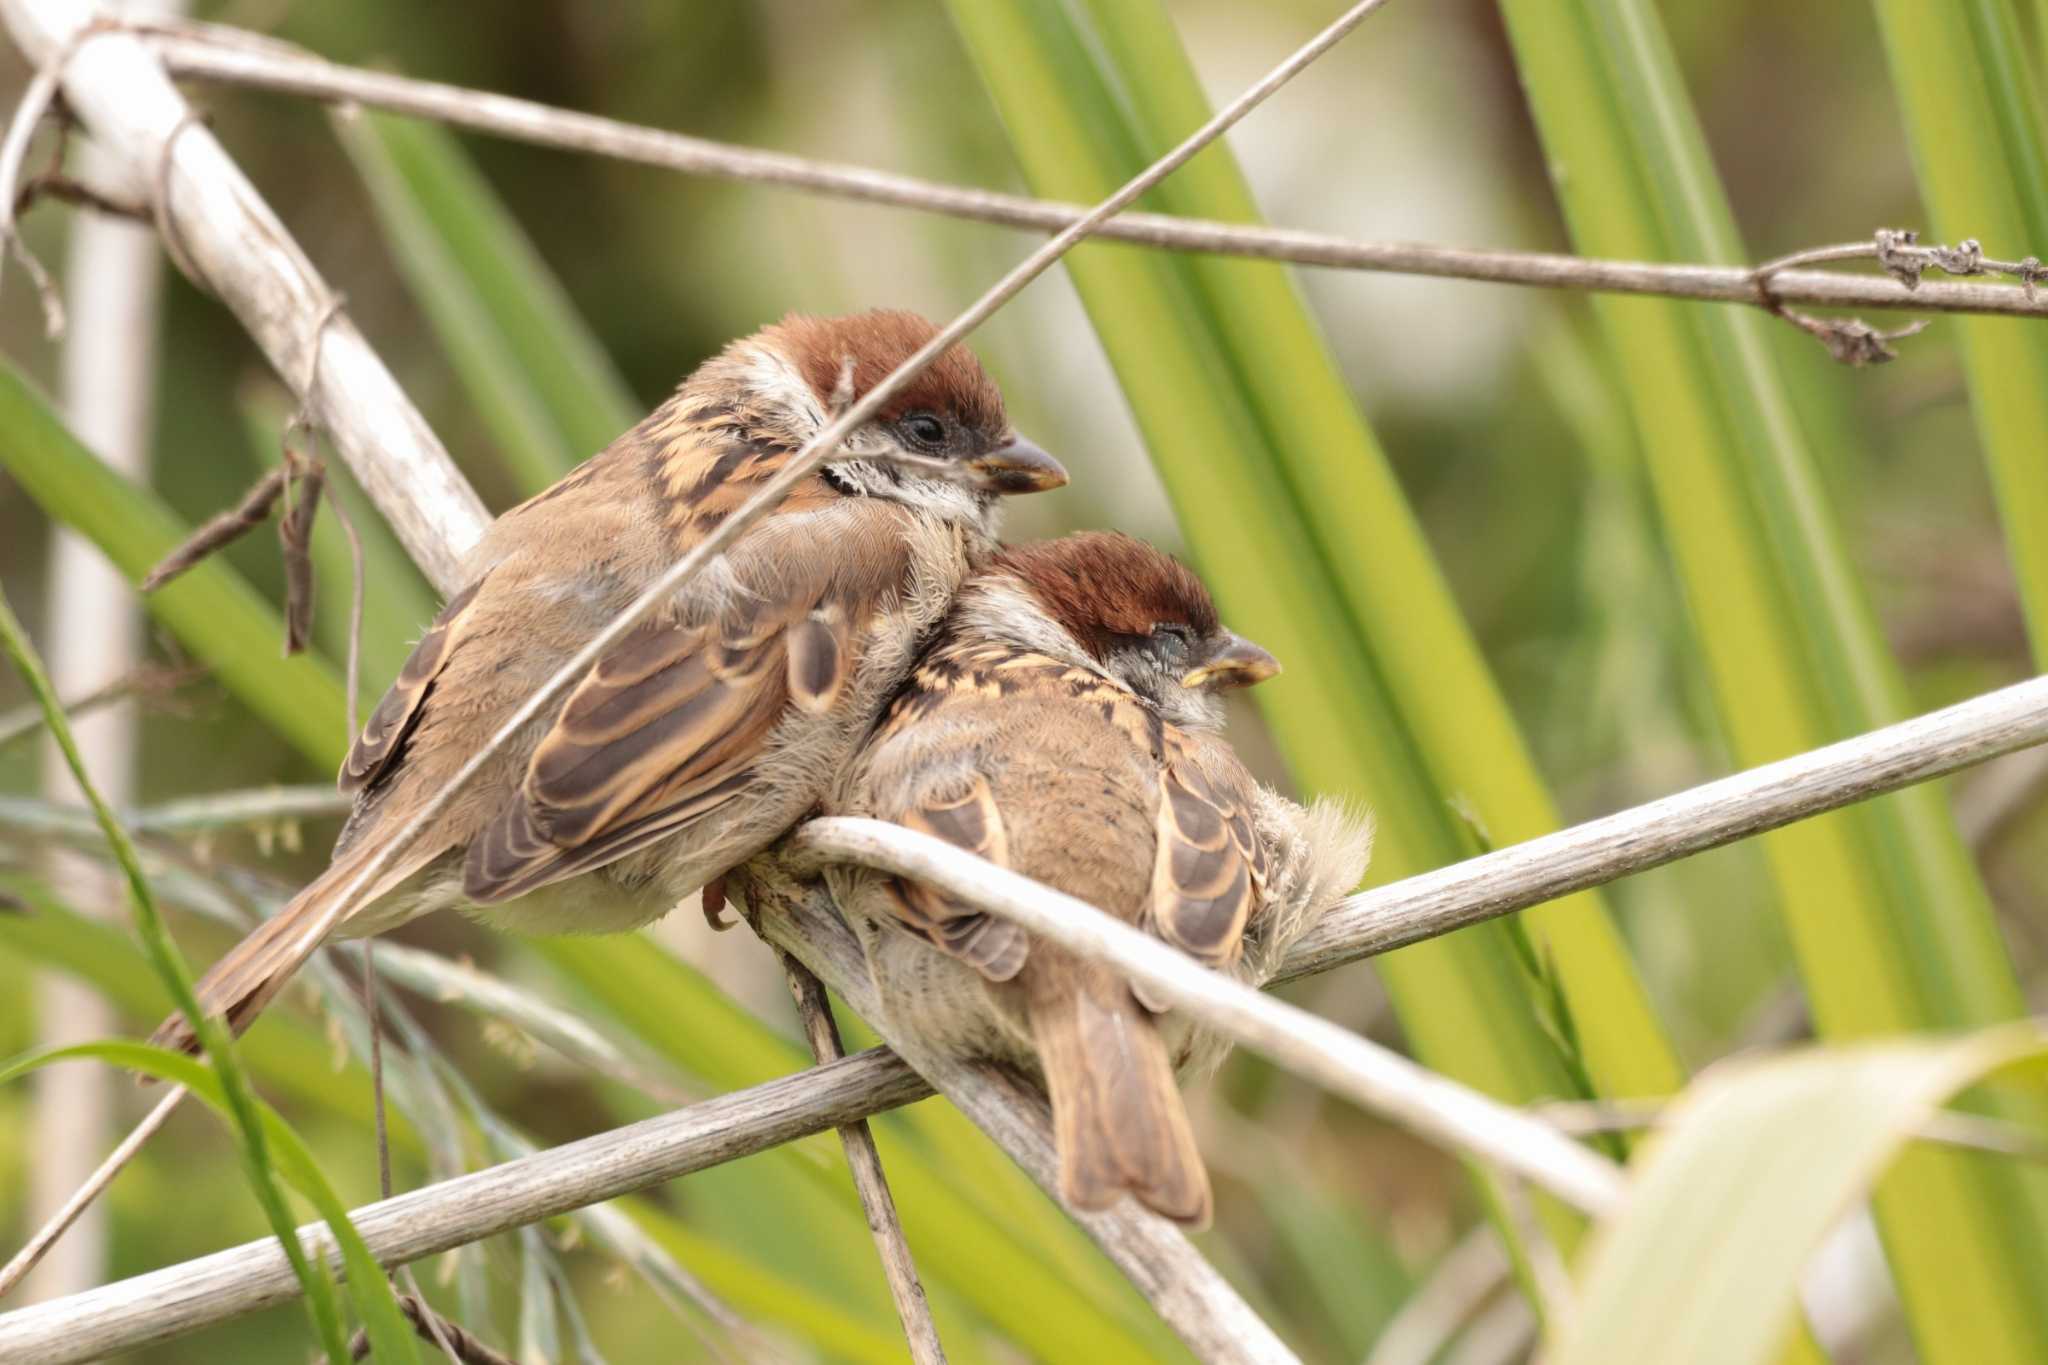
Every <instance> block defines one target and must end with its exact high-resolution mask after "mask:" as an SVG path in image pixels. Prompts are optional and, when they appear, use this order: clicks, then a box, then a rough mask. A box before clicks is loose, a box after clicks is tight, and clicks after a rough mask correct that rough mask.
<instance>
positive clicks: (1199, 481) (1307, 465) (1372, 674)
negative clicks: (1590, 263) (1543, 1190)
mask: <svg viewBox="0 0 2048 1365" xmlns="http://www.w3.org/2000/svg"><path fill="white" fill-rule="evenodd" d="M1081 8H1082V9H1085V11H1086V13H1087V16H1088V18H1089V20H1090V21H1092V22H1090V23H1088V24H1086V25H1084V24H1083V23H1082V22H1080V20H1079V19H1078V18H1076V17H1075V16H1073V15H1071V14H1070V13H1068V12H1067V11H1065V10H1063V9H1062V8H1061V7H1058V6H1050V5H1040V4H1036V3H1031V2H1030V0H1002V2H1001V3H977V2H971V0H956V2H955V3H954V4H953V5H952V6H951V11H952V14H953V18H954V22H955V25H956V27H957V28H958V29H959V31H960V32H961V34H962V36H963V37H964V38H965V40H966V44H967V47H968V50H969V52H970V54H971V55H972V56H973V58H974V60H975V62H976V65H977V66H978V68H979V69H980V71H981V74H982V79H983V81H984V83H985V84H986V85H987V87H988V89H989V91H990V93H991V94H992V95H993V97H994V99H995V103H996V106H997V109H998V111H999V112H1000V113H1001V115H1002V116H1003V121H1004V123H1005V125H1006V127H1007V128H1008V130H1009V134H1010V138H1011V142H1012V144H1013V146H1014V148H1015V150H1016V153H1017V156H1018V159H1019V162H1020V163H1021V165H1022V166H1023V169H1024V173H1025V176H1026V178H1027V180H1028V181H1029V183H1030V185H1031V188H1032V189H1033V191H1034V192H1036V193H1038V194H1041V195H1044V196H1047V197H1052V198H1058V199H1065V200H1073V201H1081V202H1086V201H1089V200H1092V199H1097V198H1100V197H1102V196H1103V195H1105V194H1106V193H1108V192H1109V191H1110V190H1111V189H1113V188H1115V186H1116V185H1118V184H1119V183H1121V182H1122V181H1123V180H1124V179H1125V178H1127V177H1128V176H1129V175H1131V174H1133V173H1134V172H1135V171H1137V170H1138V169H1139V168H1140V167H1141V166H1143V165H1144V164H1145V162H1146V161H1147V160H1148V159H1149V158H1151V157H1153V156H1156V155H1158V154H1160V153H1161V152H1163V151H1165V150H1166V149H1167V148H1168V147H1169V146H1171V145H1172V143H1173V142H1174V141H1175V140H1177V139H1178V138H1180V137H1182V136H1184V135H1185V134H1186V133H1188V132H1190V131H1192V130H1193V129H1194V128H1195V127H1196V126H1198V125H1199V124H1200V123H1201V122H1202V121H1203V120H1204V119H1205V118H1206V117H1207V115H1208V105H1207V102H1206V100H1205V99H1204V97H1203V95H1202V93H1201V90H1200V87H1199V85H1198V83H1197V82H1196V80H1195V77H1194V74H1193V72H1192V69H1191V68H1190V66H1189V64H1188V61H1187V57H1186V54H1185V53H1184V52H1183V51H1182V50H1181V47H1180V43H1179V40H1178V38H1177V37H1176V36H1175V34H1174V32H1173V29H1172V26H1171V23H1170V21H1169V20H1168V19H1167V18H1166V15H1165V11H1164V9H1163V8H1162V7H1161V6H1160V5H1158V4H1157V3H1155V0H1118V3H1108V2H1107V0H1105V2H1104V3H1092V0H1091V2H1090V3H1085V4H1083V5H1082V6H1081ZM1370 40H1371V30H1370V29H1369V28H1368V29H1366V30H1364V31H1363V32H1362V33H1361V34H1360V36H1359V37H1358V38H1356V39H1355V40H1354V41H1370ZM1148 202H1149V206H1151V207H1153V208H1157V209H1160V210H1163V211H1168V212H1175V213H1182V214H1188V215H1196V216H1202V217H1211V218H1222V219H1229V220H1232V221H1238V222H1247V221H1256V219H1257V212H1256V206H1255V205H1254V204H1253V202H1252V200H1251V196H1250V194H1249V193H1248V191H1247V190H1246V189H1245V186H1244V182H1243V178H1242V176H1241V175H1240V174H1239V172H1238V170H1237V167H1236V164H1235V162H1234V161H1233V160H1232V158H1231V156H1230V153H1229V152H1228V150H1227V149H1225V148H1223V147H1221V146H1216V147H1212V148H1210V149H1209V150H1207V151H1205V152H1203V153H1202V154H1201V155H1200V156H1198V157H1197V158H1195V160H1194V161H1193V162H1191V163H1190V164H1189V165H1188V166H1187V167H1186V168H1185V169H1183V170H1181V171H1179V172H1177V173H1176V174H1175V175H1174V176H1173V177H1172V178H1170V179H1169V180H1168V181H1167V182H1166V183H1165V184H1164V185H1162V186H1161V187H1160V188H1159V189H1158V190H1157V191H1155V192H1154V193H1153V194H1152V195H1151V196H1149V199H1148ZM1067 265H1068V271H1069V273H1070V275H1071V277H1072V278H1073V281H1074V283H1075V285H1076V287H1077V288H1078V289H1079V291H1080V295H1081V299H1082V302H1083V303H1084V305H1086V307H1087V309H1088V313H1089V317H1090V319H1091V321H1092V322H1093V324H1094V326H1095V330H1096V332H1097V334H1098V335H1099V336H1100V337H1101V339H1102V341H1103V344H1104V346H1105V348H1106V349H1107V351H1108V353H1109V357H1110V360H1111V363H1112V364H1113V365H1114V366H1115V368H1116V371H1117V377H1118V379H1119V381H1120V382H1121V384H1122V386H1123V389H1124V393H1125V396H1126V397H1127V398H1128V399H1129V401H1130V404H1131V407H1132V409H1133V411H1134V413H1135V414H1136V416H1137V419H1138V423H1139V426H1140V428H1141V430H1142V431H1143V433H1144V437H1145V441H1146V444H1147V446H1148V447H1149V448H1150V450H1151V452H1152V456H1153V462H1154V464H1155V465H1156V467H1157V468H1158V470H1159V473H1160V475H1161V477H1162V478H1163V479H1164V480H1165V482H1166V484H1167V488H1168V491H1169V493H1170V494H1171V495H1172V497H1173V500H1174V506H1175V509H1176V511H1177V513H1178V514H1179V519H1180V524H1181V527H1182V530H1183V531H1184V532H1185V534H1186V536H1187V538H1188V541H1189V544H1190V545H1191V546H1192V547H1193V549H1194V552H1195V555H1196V558H1197V559H1198V560H1200V561H1201V563H1202V564H1203V565H1205V566H1206V567H1207V569H1208V570H1209V572H1208V579H1209V582H1210V584H1211V586H1212V587H1213V588H1214V589H1215V590H1216V593H1217V596H1218V597H1219V599H1220V600H1221V602H1222V604H1223V607H1224V609H1225V611H1226V613H1227V614H1228V615H1229V616H1230V618H1231V619H1232V621H1233V622H1234V623H1236V625H1237V626H1238V628H1239V629H1241V630H1244V631H1245V632H1247V633H1248V634H1251V635H1254V636H1256V637H1257V638H1258V639H1259V640H1260V641H1261V642H1262V643H1265V644H1266V645H1268V646H1269V647H1271V648H1273V649H1274V652H1275V653H1277V654H1278V655H1279V656H1280V657H1281V658H1282V659H1283V660H1285V661H1286V663H1287V666H1288V667H1287V672H1286V673H1285V674H1284V675H1283V676H1282V677H1280V678H1279V679H1277V680H1275V681H1274V682H1273V683H1272V684H1269V685H1267V686H1265V687H1262V688H1261V689H1260V692H1261V694H1262V695H1261V696H1260V697H1259V701H1260V702H1261V703H1262V709H1263V711H1264V714H1265V716H1266V718H1267V722H1268V724H1269V726H1270V727H1271V729H1272V731H1273V733H1274V734H1275V736H1276V738H1277V739H1278V740H1279V742H1280V745H1281V747H1282V749H1283V751H1284V752H1285V754H1286V757H1287V760H1288V764H1289V767H1290V769H1291V770H1292V772H1293V773H1294V776H1295V778H1296V780H1297V781H1298V782H1299V783H1300V785H1301V786H1303V787H1304V788H1306V789H1308V790H1311V791H1319V792H1335V793H1341V794H1345V795H1350V796H1353V797H1360V798H1364V799H1367V800H1370V802H1371V803H1372V806H1373V808H1374V810H1375V813H1376V814H1377V816H1378V819H1379V828H1380V836H1379V842H1378V846H1377V848H1376V850H1375V856H1374V868H1373V875H1374V877H1375V879H1389V878H1394V877H1400V876H1405V875H1408V874H1410V873H1414V872H1419V871H1422V870H1425V869H1427V868H1430V867H1435V866H1438V865H1440V864H1443V863H1446V862H1450V861H1453V860H1455V859H1456V858H1458V857H1460V856H1463V855H1464V854H1465V853H1467V852H1469V851H1470V850H1471V848H1472V846H1473V844H1472V839H1471V836H1470V833H1469V831H1468V830H1467V828H1466V827H1465V825H1464V824H1463V822H1462V821H1461V820H1460V819H1459V818H1458V817H1457V816H1456V815H1455V814H1454V813H1453V810H1452V807H1451V799H1452V798H1456V799H1458V800H1460V801H1463V802H1465V803H1468V804H1469V806H1470V807H1471V809H1472V810H1473V811H1474V812H1476V814H1477V816H1478V818H1479V819H1480V821H1481V822H1482V823H1483V824H1484V826H1485V827H1486V829H1487V830H1488V831H1489V833H1490V834H1491V835H1492V836H1493V837H1494V838H1496V839H1499V840H1501V841H1511V840H1518V839H1521V838H1524V837H1527V836H1530V835H1533V834H1537V833H1540V832H1542V831H1544V830H1547V829H1550V828H1553V827H1554V825H1555V811H1554V810H1553V808H1552V807H1551V804H1550V802H1549V800H1548V798H1547V797H1546V795H1545V794H1544V791H1543V789H1542V786H1541V784H1540V782H1539V780H1538V778H1537V777H1536V774H1535V771H1534V768H1533V765H1532V764H1531V763H1530V761H1529V759H1528V756H1527V753H1526V751H1525V749H1524V747H1523V745H1522V743H1521V740H1520V738H1519V736H1518V735H1517V734H1516V732H1515V730H1514V728H1513V725H1512V722H1511V720H1510V718H1509V716H1508V713H1507V710H1506V707H1505V706H1504V704H1503V703H1502V700H1501V698H1500V696H1499V694H1498V692H1497V690H1496V689H1495V687H1494V684H1493V682H1492V679H1491V677H1490V675H1489V674H1488V672H1487V670H1486V668H1485V666H1484V664H1483V662H1482V661H1481V659H1480V657H1479V654H1478V651H1477V648H1476V646H1475V644H1474V642H1473V640H1472V637H1471V634H1470V632H1469V631H1468V629H1467V628H1466V626H1465V624H1464V622H1463V620H1462V618H1461V617H1460V616H1459V614H1458V612H1457V610H1456V607H1455V605H1454V603H1453V602H1452V600H1451V597H1450V594H1449V591H1448V589H1447V588H1446V585H1445V583H1444V581H1443V578H1442V575H1441V574H1440V572H1439V571H1438V569H1437V566H1436V564H1435V561H1434V559H1433V557H1432V556H1431V554H1430V551H1429V548H1428V546H1427V544H1426V542H1425V541H1424V539H1423V537H1422V535H1421V532H1420V529H1419V527H1418V526H1417V525H1416V522H1415V520H1414V517H1413V515H1412V513H1411V512H1410V510H1409V508H1408V506H1407V503H1406V501H1405V499H1404V498H1403V496H1402V494H1401V491H1400V488H1399V486H1398V484H1397V483H1396V481H1395V479H1394V476H1393V473H1392V471H1391V469H1390V468H1389V467H1388V465H1387V462H1386V459H1385V457H1384V455H1383V453H1382V452H1381V451H1380V449H1379V448H1378V446H1377V444H1376V443H1375V442H1374V440H1373V438H1372V434H1371V432H1370V431H1369V430H1368V429H1367V427H1366V426H1365V423H1364V421H1363V419H1362V418H1361V417H1360V415H1359V413H1358V410H1357V408H1356V406H1355V404H1354V403H1353V401H1352V399H1351V397H1350V395H1349V393H1348V392H1347V390H1346V388H1345V385H1344V383H1343V380H1342V377H1341V375H1340V374H1339V373H1338V371H1337V368H1336V366H1335V363H1334V361H1333V360H1332V358H1331V356H1330V354H1329V351H1328V348H1327V346H1326V345H1325V344H1324V342H1323V340H1322V338H1321V336H1320V335H1319V334H1318V332H1317V330H1316V327H1315V324H1314V323H1313V321H1312V320H1311V319H1310V317H1309V315H1308V313H1307V311H1306V309H1305V307H1304V306H1303V304H1302V302H1301V299H1300V297H1299V295H1298V294H1297V292H1296V290H1295V288H1294V286H1293V284H1292V282H1291V281H1290V279H1289V278H1288V276H1287V274H1286V273H1285V271H1284V270H1282V269H1281V268H1279V267H1276V266H1273V265H1270V264H1267V263H1261V262H1252V261H1231V260H1223V259H1210V258H1194V257H1190V258H1174V257H1168V256H1165V255H1161V254H1147V253H1143V252H1137V251H1133V250H1131V249H1129V248H1122V247H1107V246H1103V247H1085V248H1083V249H1081V250H1079V251H1076V252H1075V253H1074V254H1073V255H1072V256H1070V257H1069V258H1068V261H1067ZM1247 566H1256V570H1255V571H1251V570H1248V568H1247ZM1527 927H1528V929H1529V931H1530V932H1531V933H1533V934H1534V935H1535V936H1536V937H1537V938H1538V939H1539V940H1540V943H1541V950H1540V956H1541V957H1542V958H1543V959H1544V960H1546V961H1548V962H1550V963H1552V964H1554V968H1555V971H1556V973H1557V976H1558V980H1559V982H1560V983H1561V985H1562V990H1563V996H1564V998H1565V999H1566V1000H1567V1001H1568V1002H1569V1006H1568V1007H1569V1010H1570V1012H1571V1014H1572V1016H1573V1018H1574V1020H1575V1022H1576V1026H1577V1034H1578V1037H1579V1039H1580V1041H1581V1043H1582V1044H1583V1055H1581V1056H1576V1057H1571V1056H1565V1055H1562V1054H1561V1051H1560V1049H1559V1048H1558V1047H1557V1045H1556V1044H1555V1043H1554V1042H1553V1041H1552V1038H1551V1037H1550V1036H1549V1035H1548V1034H1546V1032H1545V1030H1544V1028H1543V1026H1542V1023H1541V1021H1540V1020H1539V1017H1538V1012H1537V1008H1536V1005H1535V1002H1534V997H1533V994H1532V992H1531V991H1530V990H1529V989H1528V987H1527V984H1526V982H1525V980H1524V976H1523V972H1522V969H1521V967H1520V965H1519V964H1518V961H1517V957H1516V954H1515V953H1514V951H1513V949H1512V948H1511V939H1510V931H1509V930H1508V929H1506V928H1505V927H1503V926H1498V925H1496V926H1488V927H1486V928H1483V929H1481V930H1478V931H1467V932H1465V933H1461V934H1458V935H1456V936H1454V937H1452V938H1450V939H1447V940H1443V941H1440V942H1437V943H1433V944H1427V945H1423V946H1421V947H1419V948H1413V949H1407V950H1404V951H1403V952H1401V953H1398V954H1395V955H1394V956H1392V957H1391V958H1387V959H1383V960H1382V964H1381V965H1382V969H1383V971H1384V973H1385V975H1386V978H1387V981H1388V983H1389V986H1390V988H1391V991H1392V994H1393V996H1394V1000H1395V1003H1396V1006H1397V1008H1398V1009H1399V1012H1400V1014H1401V1019H1402V1024H1403V1027H1404V1029H1405V1030H1406V1032H1407V1033H1408V1036H1409V1037H1410V1039H1411V1040H1412V1041H1413V1043H1414V1045H1415V1047H1416V1050H1417V1052H1418V1053H1419V1054H1420V1055H1421V1056H1422V1057H1423V1058H1424V1059H1425V1060H1426V1061H1428V1063H1429V1064H1430V1065H1432V1066H1434V1067H1437V1068H1439V1069H1442V1070H1444V1071H1447V1072H1449V1073H1450V1074H1453V1075H1455V1076H1458V1077H1459V1078H1460V1079H1463V1080H1466V1081H1468V1082H1471V1083H1473V1084H1476V1085H1479V1086H1481V1087H1482V1088H1484V1089H1486V1090H1488V1091H1490V1092H1492V1093H1494V1094H1497V1095H1502V1096H1507V1097H1511V1098H1515V1099H1524V1100H1526V1099H1534V1098H1536V1097H1539V1096H1543V1095H1558V1094H1567V1093H1575V1092H1577V1091H1579V1090H1580V1089H1582V1088H1583V1083H1584V1082H1586V1081H1590V1083H1591V1085H1592V1087H1593V1088H1595V1089H1597V1090H1598V1092H1599V1093H1603V1094H1613V1095H1643V1094H1662V1093H1667V1092H1669V1091H1671V1090H1673V1089H1675V1088H1676V1087H1677V1086H1678V1085H1679V1084H1680V1082H1681V1079H1682V1075H1681V1072H1680V1070H1679V1067H1678V1065H1677V1063H1676V1060H1675V1058H1674V1057H1673V1054H1672V1052H1671V1049H1670V1048H1669V1046H1668V1045H1667V1043H1666V1042H1665V1040H1664V1035H1663V1032H1662V1030H1661V1028H1660V1027H1659V1024H1658V1021H1657V1019H1656V1018H1655V1015H1654V1012H1653V1011H1652V1009H1651V1008H1650V1005H1649V1002H1648V1000H1647V998H1646V996H1645V994H1644V992H1643V989H1642V986H1641V984H1640V982H1639V981H1638V980H1637V978H1636V975H1635V972H1634V970H1633V967H1632V965H1631V964H1630V962H1629V961H1628V958H1627V955H1626V953H1625V952H1624V951H1623V948H1622V945H1621V942H1620V940H1619V938H1618V936H1617V935H1616V933H1615V931H1614V928H1613V925H1612V924H1611V922H1610V921H1609V920H1608V918H1607V917H1606V915H1605V913H1604V911H1603V910H1602V908H1601V905H1600V903H1599V901H1598V899H1597V898H1595V897H1592V896H1577V897H1572V898H1570V899H1568V900H1565V901H1561V902H1558V903H1557V904H1555V905H1552V906H1548V907H1545V908H1544V909H1542V910H1540V911H1534V912H1531V914H1530V915H1529V916H1528V918H1527Z"/></svg>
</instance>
